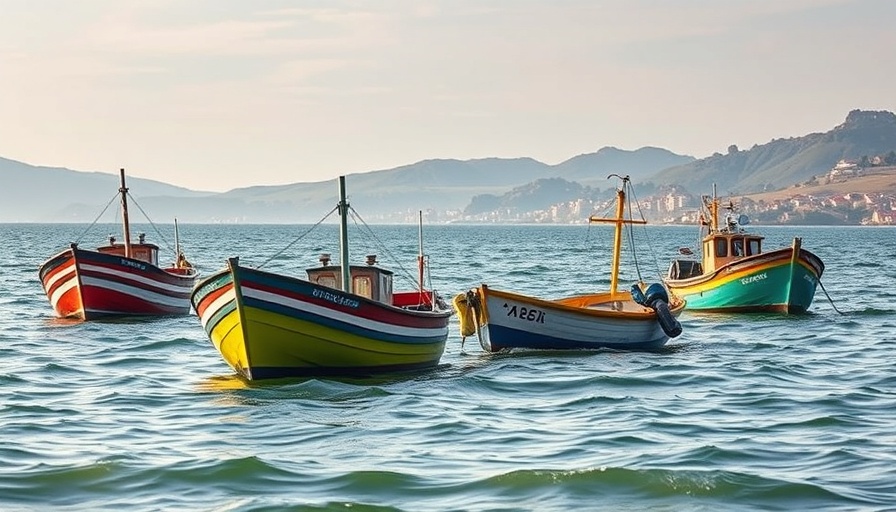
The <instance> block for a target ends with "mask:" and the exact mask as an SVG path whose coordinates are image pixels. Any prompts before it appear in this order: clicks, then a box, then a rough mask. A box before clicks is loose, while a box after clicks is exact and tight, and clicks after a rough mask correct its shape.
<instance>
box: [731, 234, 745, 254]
mask: <svg viewBox="0 0 896 512" xmlns="http://www.w3.org/2000/svg"><path fill="white" fill-rule="evenodd" d="M731 255H732V256H743V255H744V239H743V238H732V239H731Z"/></svg>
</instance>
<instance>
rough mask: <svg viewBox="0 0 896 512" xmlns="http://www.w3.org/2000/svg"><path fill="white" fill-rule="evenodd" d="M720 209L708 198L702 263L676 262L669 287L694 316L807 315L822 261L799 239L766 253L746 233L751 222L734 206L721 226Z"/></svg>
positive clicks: (715, 200) (753, 236) (705, 200)
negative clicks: (728, 314)
mask: <svg viewBox="0 0 896 512" xmlns="http://www.w3.org/2000/svg"><path fill="white" fill-rule="evenodd" d="M719 209H720V204H719V200H718V198H717V197H716V195H715V193H713V196H712V197H711V198H710V197H708V196H704V197H703V204H702V210H703V211H702V212H701V215H700V225H701V228H700V229H701V232H705V235H703V236H702V240H703V244H702V248H701V251H700V252H701V253H702V254H701V257H700V259H699V260H698V259H696V258H690V259H676V260H673V261H672V264H671V265H670V267H669V273H668V276H667V277H666V279H665V280H664V281H665V283H666V286H667V287H668V288H669V289H670V290H671V291H672V292H673V293H675V294H676V295H677V296H679V297H681V298H683V299H684V300H685V301H686V303H687V306H686V309H691V310H698V311H707V312H732V313H733V312H763V311H771V312H779V313H805V312H806V311H807V310H808V309H809V306H810V305H811V304H812V299H813V298H814V297H815V288H816V287H817V286H818V282H819V279H821V274H822V273H823V272H824V263H823V262H822V261H821V259H820V258H819V257H818V256H816V255H815V254H813V253H811V252H810V251H808V250H806V249H803V248H802V240H801V239H800V238H794V239H793V243H792V244H791V246H790V247H784V248H781V249H776V250H773V251H770V252H763V250H762V241H763V239H764V237H762V236H759V235H757V234H753V233H748V232H746V231H745V230H744V228H743V225H745V224H747V222H748V220H747V218H746V216H744V215H740V216H737V217H735V215H734V205H733V204H732V203H730V202H729V204H728V206H727V209H728V210H729V211H728V214H727V215H726V216H725V219H724V223H720V222H719ZM680 252H682V253H683V254H687V253H691V254H693V252H692V251H689V250H687V249H681V250H680Z"/></svg>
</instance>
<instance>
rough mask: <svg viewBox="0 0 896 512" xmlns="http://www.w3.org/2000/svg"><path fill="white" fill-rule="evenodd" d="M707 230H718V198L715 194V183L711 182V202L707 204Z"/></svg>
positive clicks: (711, 231) (713, 231)
mask: <svg viewBox="0 0 896 512" xmlns="http://www.w3.org/2000/svg"><path fill="white" fill-rule="evenodd" d="M709 217H710V219H709V222H710V223H711V224H710V225H709V232H710V233H715V232H717V231H718V230H719V198H718V197H717V196H716V184H715V183H713V184H712V202H711V203H710V204H709Z"/></svg>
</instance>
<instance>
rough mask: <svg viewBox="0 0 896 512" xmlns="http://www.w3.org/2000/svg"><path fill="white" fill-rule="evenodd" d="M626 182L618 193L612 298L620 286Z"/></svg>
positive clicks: (611, 283) (611, 285) (611, 281)
mask: <svg viewBox="0 0 896 512" xmlns="http://www.w3.org/2000/svg"><path fill="white" fill-rule="evenodd" d="M625 182H626V180H623V181H622V188H620V189H619V190H617V191H616V226H615V233H614V235H613V271H612V273H611V274H610V296H613V295H616V287H617V285H618V284H619V255H620V254H621V253H622V222H623V220H622V216H623V215H624V214H625Z"/></svg>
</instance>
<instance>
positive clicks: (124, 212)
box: [118, 169, 131, 258]
mask: <svg viewBox="0 0 896 512" xmlns="http://www.w3.org/2000/svg"><path fill="white" fill-rule="evenodd" d="M120 175H121V186H120V187H119V188H118V192H119V193H120V194H121V223H122V225H123V226H124V256H125V257H126V258H130V257H131V227H130V225H129V222H128V187H127V186H125V183H124V169H121V171H120Z"/></svg>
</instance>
